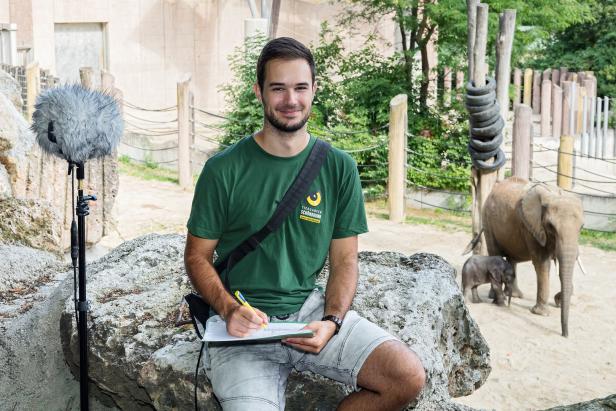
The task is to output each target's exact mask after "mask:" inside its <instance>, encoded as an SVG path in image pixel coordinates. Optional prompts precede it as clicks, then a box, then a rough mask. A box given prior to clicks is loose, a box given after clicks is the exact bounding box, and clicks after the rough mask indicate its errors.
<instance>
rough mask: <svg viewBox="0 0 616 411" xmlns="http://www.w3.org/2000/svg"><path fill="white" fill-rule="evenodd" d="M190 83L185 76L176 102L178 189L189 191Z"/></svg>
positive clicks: (189, 77)
mask: <svg viewBox="0 0 616 411" xmlns="http://www.w3.org/2000/svg"><path fill="white" fill-rule="evenodd" d="M190 81H191V75H190V74H186V75H185V76H184V78H183V80H182V81H180V82H179V83H178V85H177V101H178V176H179V181H180V187H182V188H184V189H190V188H192V185H193V181H192V180H193V179H192V174H191V172H190Z"/></svg>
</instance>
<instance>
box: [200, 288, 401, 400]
mask: <svg viewBox="0 0 616 411" xmlns="http://www.w3.org/2000/svg"><path fill="white" fill-rule="evenodd" d="M324 306H325V297H324V296H323V293H322V292H321V291H320V290H318V289H315V290H314V291H313V292H312V293H311V294H310V296H309V297H308V298H307V299H306V301H305V302H304V304H303V305H302V308H301V309H300V310H299V311H298V312H296V313H294V314H291V315H290V316H288V317H287V318H286V319H285V321H297V322H310V321H315V320H320V319H321V318H322V317H323V310H324ZM277 320H278V319H277V318H276V317H273V318H272V321H277ZM210 321H221V319H220V317H219V316H214V317H211V318H210V319H209V320H208V323H209V322H210ZM395 339H396V338H395V337H394V336H392V335H391V334H389V333H388V332H386V331H384V330H383V329H381V328H379V327H378V326H377V325H375V324H373V323H371V322H370V321H368V320H366V319H365V318H362V317H360V316H359V314H357V313H356V312H355V311H349V312H347V314H346V316H345V317H344V321H343V324H342V327H341V328H340V332H339V333H338V334H337V335H334V336H333V337H332V338H331V340H329V342H328V343H327V345H326V346H325V347H324V348H323V349H322V350H321V352H320V353H319V354H313V353H307V352H304V351H300V350H297V349H295V348H292V347H289V346H286V345H283V344H282V343H281V342H280V341H277V342H268V343H261V344H245V345H220V344H209V345H208V346H207V348H206V350H207V351H206V357H205V361H204V367H205V371H206V374H207V376H208V378H209V380H210V382H211V384H212V388H213V390H214V394H215V395H216V398H218V401H220V404H221V405H222V408H223V410H225V411H228V410H233V411H235V410H242V411H245V410H251V411H253V410H254V411H266V410H267V411H271V410H284V404H285V389H286V386H287V378H288V377H289V374H290V373H291V371H292V370H293V369H295V370H297V371H312V372H313V373H315V374H319V375H322V376H324V377H328V378H331V379H332V380H336V381H339V382H341V383H344V384H347V385H349V386H351V387H353V388H354V389H355V390H358V389H359V387H358V386H357V375H358V374H359V370H360V369H361V367H362V365H363V364H364V361H366V358H368V356H369V355H370V353H371V352H372V351H373V350H374V349H375V348H376V347H377V346H378V345H380V344H381V343H383V342H385V341H389V340H395Z"/></svg>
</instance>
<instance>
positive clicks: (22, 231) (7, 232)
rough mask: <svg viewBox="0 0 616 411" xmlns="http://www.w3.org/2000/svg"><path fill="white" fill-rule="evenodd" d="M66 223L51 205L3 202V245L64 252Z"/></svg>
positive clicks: (0, 215) (0, 234) (0, 226)
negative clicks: (63, 228) (63, 236)
mask: <svg viewBox="0 0 616 411" xmlns="http://www.w3.org/2000/svg"><path fill="white" fill-rule="evenodd" d="M61 230H62V220H61V218H60V216H59V215H58V212H57V210H55V209H54V208H53V207H52V206H51V205H50V204H49V203H48V202H46V201H40V200H20V199H17V198H13V197H6V198H0V242H1V243H5V244H21V245H25V246H28V247H33V248H38V249H40V250H46V251H51V252H54V253H60V252H61V251H62V234H63V233H62V231H61Z"/></svg>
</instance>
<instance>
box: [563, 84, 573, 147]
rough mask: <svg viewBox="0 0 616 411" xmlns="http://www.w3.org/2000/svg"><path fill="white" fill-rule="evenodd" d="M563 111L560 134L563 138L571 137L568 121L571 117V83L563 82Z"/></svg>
mask: <svg viewBox="0 0 616 411" xmlns="http://www.w3.org/2000/svg"><path fill="white" fill-rule="evenodd" d="M562 85H563V110H562V113H563V114H562V116H563V117H562V120H563V121H562V132H561V134H562V135H563V136H569V135H571V128H570V124H571V123H570V121H569V118H570V116H571V82H570V81H563V82H562Z"/></svg>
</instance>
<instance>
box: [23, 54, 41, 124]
mask: <svg viewBox="0 0 616 411" xmlns="http://www.w3.org/2000/svg"><path fill="white" fill-rule="evenodd" d="M40 91H41V72H40V70H39V64H38V63H37V62H36V61H35V62H33V63H30V64H28V66H27V67H26V104H27V106H26V107H27V108H26V119H27V120H28V123H31V122H32V113H34V104H36V97H37V96H38V95H39V93H40Z"/></svg>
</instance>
